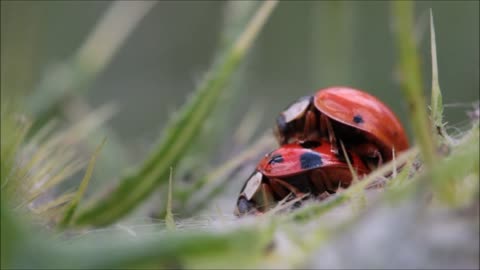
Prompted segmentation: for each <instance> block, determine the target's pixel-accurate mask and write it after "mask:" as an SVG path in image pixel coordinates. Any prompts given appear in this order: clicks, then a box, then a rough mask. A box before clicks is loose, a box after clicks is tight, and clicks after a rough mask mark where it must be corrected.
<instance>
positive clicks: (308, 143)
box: [300, 141, 322, 148]
mask: <svg viewBox="0 0 480 270" xmlns="http://www.w3.org/2000/svg"><path fill="white" fill-rule="evenodd" d="M320 145H322V143H321V142H319V141H306V142H302V143H300V146H301V147H303V148H315V147H319V146H320Z"/></svg>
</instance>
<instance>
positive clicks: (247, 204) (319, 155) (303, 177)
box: [235, 140, 369, 216]
mask: <svg viewBox="0 0 480 270" xmlns="http://www.w3.org/2000/svg"><path fill="white" fill-rule="evenodd" d="M330 150H331V144H330V142H329V141H328V140H323V141H309V142H305V143H302V144H298V143H292V144H285V145H283V146H281V147H280V148H278V149H276V150H274V151H272V152H270V153H269V154H267V155H265V156H264V157H263V158H262V159H261V160H260V162H259V163H258V165H257V167H256V170H255V171H254V172H253V173H252V175H251V176H250V177H249V178H248V180H247V181H246V182H245V184H244V186H243V188H242V189H241V191H240V195H239V197H238V199H237V205H236V209H235V215H237V216H242V215H245V214H261V213H264V212H266V211H267V210H269V209H270V208H272V207H273V206H275V204H276V203H277V202H279V201H281V200H283V199H285V198H286V197H287V196H290V195H292V194H293V195H294V197H296V198H299V197H303V195H307V194H309V195H312V196H314V197H317V198H319V197H320V195H324V193H325V192H327V193H328V194H332V193H335V192H336V191H337V189H338V187H342V188H347V187H348V186H349V185H350V183H351V182H352V178H353V177H352V174H351V171H350V168H349V166H348V163H347V162H346V159H345V158H344V156H342V155H335V154H334V153H332V152H331V151H330ZM347 154H348V157H349V160H350V162H351V164H352V167H353V169H354V170H355V171H356V172H357V174H358V175H359V176H363V175H365V174H367V173H369V169H368V168H367V167H366V166H365V164H364V163H363V161H362V160H361V159H360V157H359V156H358V155H357V154H355V153H353V152H352V153H347Z"/></svg>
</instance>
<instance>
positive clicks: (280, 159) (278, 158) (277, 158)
mask: <svg viewBox="0 0 480 270" xmlns="http://www.w3.org/2000/svg"><path fill="white" fill-rule="evenodd" d="M283 161H284V159H283V157H282V155H280V154H276V155H273V156H272V157H271V158H270V160H269V161H268V164H273V163H282V162H283Z"/></svg>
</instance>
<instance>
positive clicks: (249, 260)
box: [0, 1, 480, 269]
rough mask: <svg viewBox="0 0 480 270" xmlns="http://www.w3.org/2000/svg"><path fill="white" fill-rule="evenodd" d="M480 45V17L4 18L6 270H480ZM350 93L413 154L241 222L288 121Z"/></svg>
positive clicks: (182, 4)
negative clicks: (289, 111) (302, 102)
mask: <svg viewBox="0 0 480 270" xmlns="http://www.w3.org/2000/svg"><path fill="white" fill-rule="evenodd" d="M272 11H273V12H272ZM270 12H272V13H271V14H270ZM431 12H432V13H431ZM254 14H256V16H254ZM432 15H434V16H432ZM434 26H435V27H434ZM478 28H479V3H478V2H474V1H451V2H450V1H432V2H429V1H421V2H403V1H402V2H355V1H352V2H347V1H281V2H280V3H278V5H277V6H275V2H257V1H230V2H227V1H224V2H223V1H118V2H108V1H107V2H105V1H85V2H80V1H78V2H69V1H64V2H62V1H39V2H37V1H2V2H1V36H2V38H1V45H2V46H1V98H2V100H1V105H2V106H1V162H0V167H1V181H0V183H1V195H2V197H1V207H0V211H1V212H0V216H1V221H0V224H1V239H0V241H1V258H0V260H1V267H2V269H3V268H5V269H11V268H62V269H64V268H77V269H78V268H85V269H112V268H154V269H163V268H222V269H225V268H232V267H235V268H239V267H241V268H279V267H282V268H292V269H293V268H305V267H307V268H315V269H317V268H352V267H362V268H442V267H444V268H478V267H479V256H478V253H479V250H478V246H479V245H478V244H479V243H478V236H479V229H478V228H479V227H478V226H479V223H478V218H479V216H478V213H479V196H480V192H479V191H478V190H479V170H480V169H479V162H480V161H479V155H480V153H479V147H480V146H479V114H480V113H479V111H480V109H479V107H478V104H479V103H478V100H479V93H478V89H479V76H478V73H479V62H478V61H479V58H478V53H479V52H478V51H479V49H478V48H479V29H478ZM434 31H435V32H434ZM436 50H438V53H437V51H436ZM241 62H242V64H241V65H240V63H241ZM439 73H440V75H441V76H440V75H439ZM429 82H431V85H430V83H429ZM333 84H335V85H350V86H354V87H356V88H360V89H364V90H366V91H368V92H371V93H373V94H374V95H376V96H378V97H379V98H380V99H381V100H383V101H385V103H387V104H388V105H389V106H391V107H392V109H393V110H394V111H395V112H396V113H397V114H398V115H399V116H400V118H401V120H402V122H403V123H404V124H405V126H406V128H407V130H409V133H410V141H411V142H412V147H411V149H409V151H406V152H404V153H400V154H398V155H396V157H395V160H393V161H392V162H389V163H388V164H385V165H384V166H382V167H381V168H379V169H378V170H376V171H374V172H373V173H372V174H370V175H369V176H368V177H366V178H364V179H362V180H361V181H358V182H355V184H354V185H352V186H351V187H350V188H348V189H346V190H342V191H341V192H339V193H338V194H336V195H335V196H332V197H330V198H329V199H327V200H325V201H322V202H314V201H308V202H306V203H305V205H303V206H302V207H301V208H300V209H297V210H295V211H290V210H287V209H285V208H288V206H289V205H291V204H292V203H293V202H289V203H287V205H281V206H278V207H276V208H275V209H274V210H273V211H271V212H270V213H268V214H266V215H263V216H259V217H247V218H243V219H237V218H235V217H234V216H233V214H232V212H233V208H234V205H235V200H236V196H237V194H238V191H239V189H240V187H241V186H242V184H243V183H244V181H245V179H246V178H247V177H248V175H249V174H250V173H251V172H252V170H253V168H254V165H255V162H256V161H257V160H258V158H259V157H260V156H261V155H263V154H265V153H267V152H268V151H270V150H271V149H273V148H274V147H275V145H274V143H273V138H272V135H271V127H272V125H273V122H274V119H275V117H276V115H277V114H278V112H279V111H280V110H281V109H283V108H284V107H285V106H286V105H288V104H289V103H291V102H292V101H294V100H295V99H297V98H298V97H300V96H303V95H306V94H311V93H312V92H314V91H315V90H316V89H318V88H320V87H325V86H329V85H333ZM440 86H441V88H440ZM440 89H441V90H442V92H440ZM429 90H431V91H429ZM427 101H428V104H427ZM475 102H476V103H475ZM429 106H430V108H429ZM172 115H173V117H172ZM112 116H113V118H112ZM110 119H111V121H109V120H110ZM103 138H106V143H105V142H104V143H102V148H101V150H99V149H100V147H99V144H100V143H101V141H102V139H103ZM162 138H163V139H162ZM154 142H159V143H157V144H156V145H155V146H152V145H153V144H154ZM97 147H98V148H97ZM96 148H97V151H95V149H96ZM89 159H90V162H88V160H89ZM397 169H401V170H398V171H397ZM392 170H394V173H393V174H392V176H391V177H389V179H387V178H385V177H384V176H385V174H386V172H389V171H392ZM125 172H127V174H126V175H127V176H124V175H125V174H124V173H125ZM168 179H169V180H170V181H168ZM384 181H386V185H385V186H384V188H383V189H368V187H369V186H371V185H373V184H377V183H379V182H384ZM118 187H120V188H118ZM366 188H367V189H366ZM85 201H90V202H93V204H89V203H85ZM140 203H141V204H140ZM137 206H141V207H137ZM85 213H87V214H85ZM127 213H129V214H131V215H129V216H128V217H124V215H126V214H127ZM79 217H80V219H79ZM80 223H81V224H82V225H84V226H86V227H83V228H78V227H73V226H71V225H79V224H80ZM106 224H110V225H109V226H105V225H106ZM98 225H104V227H102V228H99V227H95V226H98Z"/></svg>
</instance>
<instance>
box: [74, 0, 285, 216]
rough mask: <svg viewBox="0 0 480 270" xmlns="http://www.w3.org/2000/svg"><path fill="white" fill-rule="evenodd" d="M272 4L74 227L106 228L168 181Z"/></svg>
mask: <svg viewBox="0 0 480 270" xmlns="http://www.w3.org/2000/svg"><path fill="white" fill-rule="evenodd" d="M276 3H277V2H276V1H267V2H264V3H263V4H262V6H261V7H260V8H259V9H258V11H257V13H256V14H255V16H254V17H253V18H252V20H251V21H250V22H249V23H248V25H247V27H246V28H245V30H244V31H243V33H242V34H241V35H240V36H239V38H238V39H237V41H236V42H235V44H234V45H233V47H232V48H231V49H230V50H229V51H228V52H227V53H226V54H225V55H224V56H223V57H222V58H220V59H219V60H218V61H216V63H215V64H214V66H213V67H212V69H211V70H210V72H209V73H208V74H207V75H206V78H205V79H204V81H203V83H202V84H201V85H200V87H199V88H198V90H197V91H195V93H194V95H193V96H192V97H191V99H190V100H189V102H188V103H187V104H186V105H185V106H184V107H183V108H182V110H181V111H180V112H179V113H178V115H176V117H175V118H172V120H171V121H170V122H169V123H168V124H167V127H166V129H165V130H166V132H165V134H164V136H163V137H162V139H161V140H160V142H159V143H158V144H157V146H156V147H155V149H154V151H153V153H152V155H151V156H150V158H148V159H147V160H146V161H145V162H144V163H143V164H142V165H141V166H140V167H139V168H138V169H136V170H135V171H133V172H131V173H130V174H128V175H127V176H126V177H124V178H123V179H122V181H121V183H120V185H119V186H118V188H117V189H116V190H114V191H113V192H112V193H111V194H109V195H108V196H107V197H106V198H104V199H103V200H101V201H99V202H97V203H96V204H94V205H93V206H91V207H90V208H87V209H85V210H84V211H82V212H81V213H79V216H78V219H76V221H75V223H76V224H78V225H80V224H83V225H86V224H92V225H106V224H110V223H112V222H114V221H115V220H117V219H119V218H120V217H122V216H124V215H125V214H127V213H128V212H130V211H131V210H132V209H134V208H135V207H136V206H137V205H138V204H139V203H140V202H142V201H143V200H145V199H146V198H147V196H148V195H149V194H150V193H151V192H152V191H153V190H154V188H155V187H156V186H157V185H158V184H159V183H161V182H163V181H165V180H167V179H168V170H169V168H170V167H171V166H174V165H175V164H176V163H177V162H178V161H179V160H180V159H181V158H182V154H183V153H184V152H185V151H186V150H187V149H188V148H189V146H190V145H192V143H193V142H194V139H195V137H196V134H197V133H198V132H199V131H200V130H201V128H202V126H203V123H204V120H205V118H207V117H208V115H209V113H210V112H211V111H212V110H213V108H214V106H215V103H216V101H217V100H218V98H219V96H220V94H221V93H222V91H223V90H224V88H225V86H226V85H227V84H228V82H229V81H230V79H231V77H232V76H233V74H234V72H235V71H236V70H237V68H238V66H239V64H240V63H241V61H242V59H243V58H244V55H245V53H246V52H247V51H248V49H249V48H250V47H251V45H252V42H253V40H254V38H255V37H256V36H257V35H258V33H259V31H260V29H261V27H262V26H263V25H264V23H265V22H266V20H267V18H268V17H269V15H270V14H271V12H272V11H273V9H274V7H275V5H276Z"/></svg>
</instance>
